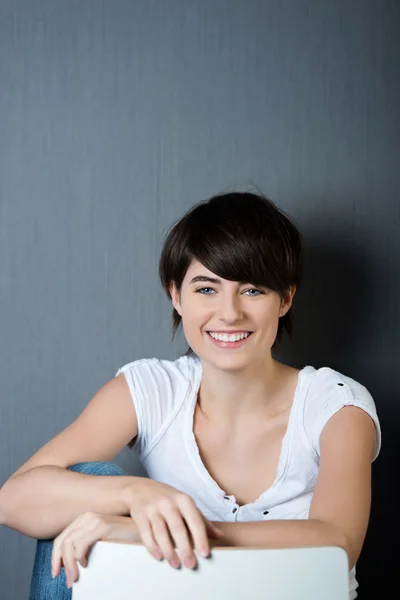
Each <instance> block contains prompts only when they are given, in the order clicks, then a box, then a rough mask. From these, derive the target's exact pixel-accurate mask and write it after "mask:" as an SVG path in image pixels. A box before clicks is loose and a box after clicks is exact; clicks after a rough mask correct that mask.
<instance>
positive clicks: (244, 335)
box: [208, 331, 250, 342]
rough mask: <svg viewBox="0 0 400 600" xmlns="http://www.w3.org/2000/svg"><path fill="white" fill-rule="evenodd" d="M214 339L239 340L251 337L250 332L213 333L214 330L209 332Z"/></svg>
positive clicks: (223, 340) (221, 340) (222, 340)
mask: <svg viewBox="0 0 400 600" xmlns="http://www.w3.org/2000/svg"><path fill="white" fill-rule="evenodd" d="M208 333H209V334H210V335H211V337H212V338H214V340H218V341H220V342H239V341H240V340H244V339H245V338H247V337H249V335H250V333H249V332H247V333H233V334H228V333H213V332H212V331H209V332H208Z"/></svg>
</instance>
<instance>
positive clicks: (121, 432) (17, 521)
mask: <svg viewBox="0 0 400 600" xmlns="http://www.w3.org/2000/svg"><path fill="white" fill-rule="evenodd" d="M136 434H137V420H136V413H135V409H134V406H133V402H132V397H131V394H130V391H129V388H128V385H127V383H126V380H125V377H124V375H123V374H121V375H119V376H118V377H116V378H114V379H112V380H111V381H109V382H108V383H106V384H105V385H104V386H103V387H102V388H101V389H100V390H99V391H98V392H97V393H96V394H95V396H94V397H93V398H92V400H91V401H90V402H89V404H88V405H87V407H86V408H85V409H84V410H83V412H82V413H81V415H80V416H79V417H78V418H77V419H76V420H75V421H74V422H73V423H72V424H71V425H70V426H69V427H67V428H66V429H65V430H64V431H62V432H61V433H60V434H58V435H57V436H56V437H55V438H53V439H52V440H50V441H49V442H48V443H47V444H46V445H45V446H43V447H42V448H41V449H40V450H39V451H38V452H37V453H36V454H34V455H33V456H32V457H31V458H30V459H29V460H28V461H27V462H26V463H25V464H24V465H23V466H22V467H21V468H20V469H18V471H16V473H14V475H12V476H11V477H10V479H9V480H8V481H7V482H6V483H5V484H4V485H3V487H2V488H1V489H0V523H1V524H3V525H6V526H8V527H11V528H13V529H16V530H18V531H20V532H21V533H24V534H26V535H30V536H32V537H37V538H52V537H55V536H56V535H58V534H59V533H60V531H62V530H63V529H64V528H65V527H66V526H67V525H68V523H70V522H71V521H72V520H73V519H75V518H76V517H77V516H78V515H80V514H81V513H84V512H86V511H93V512H99V513H103V514H120V515H124V514H129V508H128V507H127V502H126V500H125V489H126V488H127V486H129V485H131V484H132V483H134V482H135V481H136V480H140V479H142V478H139V477H138V478H136V477H123V476H114V477H113V476H111V477H101V476H100V477H98V476H96V477H94V476H92V475H84V474H82V473H75V472H72V471H67V468H68V467H69V466H71V465H73V464H76V463H79V462H88V461H108V460H111V459H112V458H113V457H114V456H115V455H116V454H118V452H119V451H120V450H122V448H123V447H124V446H125V445H126V444H127V443H128V442H129V441H130V440H131V439H132V438H133V437H135V436H136Z"/></svg>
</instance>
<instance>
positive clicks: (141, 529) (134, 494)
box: [125, 478, 223, 568]
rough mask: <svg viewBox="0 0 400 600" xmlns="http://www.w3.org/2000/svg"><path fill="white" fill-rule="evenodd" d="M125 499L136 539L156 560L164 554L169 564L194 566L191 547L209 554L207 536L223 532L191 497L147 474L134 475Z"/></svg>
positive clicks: (219, 534) (216, 535)
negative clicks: (136, 534)
mask: <svg viewBox="0 0 400 600" xmlns="http://www.w3.org/2000/svg"><path fill="white" fill-rule="evenodd" d="M125 500H126V504H127V508H128V510H129V512H130V515H131V517H132V520H133V522H134V523H135V525H136V527H137V530H138V533H139V536H140V539H141V541H142V543H143V544H144V545H145V547H146V548H147V550H148V551H149V552H150V554H151V555H152V556H153V557H154V558H155V559H157V560H162V559H163V558H166V559H167V560H168V562H169V564H170V566H171V567H173V568H179V567H180V566H181V559H180V558H179V556H178V553H177V552H176V549H177V550H178V551H179V554H180V556H181V557H182V560H183V564H184V566H185V567H188V568H194V567H195V566H196V563H197V561H196V555H195V553H194V549H195V550H196V551H197V552H198V554H200V556H209V554H210V543H209V537H210V538H214V539H217V538H219V537H220V536H222V535H223V533H222V531H221V530H220V529H218V527H216V526H215V525H214V524H213V523H211V521H208V519H206V518H205V517H204V516H203V515H202V514H201V512H200V511H199V509H198V508H197V506H196V504H195V502H194V500H193V498H191V497H190V496H188V495H187V494H184V493H183V492H180V491H178V490H176V489H175V488H173V487H171V486H169V485H167V484H164V483H160V482H158V481H154V480H152V479H147V478H135V481H134V482H133V483H131V484H130V485H129V486H128V487H127V489H126V490H125Z"/></svg>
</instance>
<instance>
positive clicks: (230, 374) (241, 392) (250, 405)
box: [198, 356, 282, 425]
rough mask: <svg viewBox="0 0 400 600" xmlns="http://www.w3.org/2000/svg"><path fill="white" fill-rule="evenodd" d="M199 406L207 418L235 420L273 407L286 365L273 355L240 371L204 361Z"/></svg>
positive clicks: (259, 413)
mask: <svg viewBox="0 0 400 600" xmlns="http://www.w3.org/2000/svg"><path fill="white" fill-rule="evenodd" d="M202 367H203V373H202V380H201V385H200V390H199V398H198V400H199V407H200V410H201V412H202V413H203V414H204V416H205V417H206V418H207V419H210V420H211V419H212V420H213V421H214V422H219V423H221V424H222V423H223V424H226V425H228V424H231V425H232V424H233V423H234V422H235V421H236V420H238V419H240V420H242V419H243V418H246V417H249V418H250V417H251V418H254V417H256V418H257V417H258V416H260V415H261V414H265V413H266V412H269V411H273V410H274V405H276V399H277V393H278V391H279V385H280V382H281V377H282V365H281V363H279V362H277V361H275V360H274V359H273V358H272V357H271V356H268V357H266V358H265V359H263V360H262V361H260V362H258V363H254V362H253V363H252V364H251V365H249V366H248V367H246V368H245V369H242V370H240V371H224V370H222V369H220V368H217V367H215V366H214V365H212V364H211V363H208V362H206V361H202Z"/></svg>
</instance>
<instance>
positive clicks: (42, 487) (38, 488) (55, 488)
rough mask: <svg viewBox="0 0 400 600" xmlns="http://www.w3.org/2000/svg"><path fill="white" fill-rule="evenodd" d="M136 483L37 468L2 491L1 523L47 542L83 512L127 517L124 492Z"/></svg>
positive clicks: (121, 478) (8, 483)
mask: <svg viewBox="0 0 400 600" xmlns="http://www.w3.org/2000/svg"><path fill="white" fill-rule="evenodd" d="M139 479H141V478H138V477H128V476H126V477H125V476H119V475H118V476H98V475H96V476H94V475H85V474H83V473H77V472H73V471H69V470H67V469H63V468H61V467H55V466H41V467H36V468H34V469H31V470H29V471H26V472H25V473H22V474H21V475H18V476H17V477H15V478H14V479H11V480H10V481H9V482H7V483H6V484H5V485H4V486H3V487H2V488H1V490H0V515H1V523H2V524H3V525H6V526H7V527H11V528H12V529H16V530H17V531H20V532H21V533H23V534H25V535H28V536H31V537H34V538H38V539H41V538H44V539H47V538H54V537H55V536H56V535H58V534H59V533H60V532H61V531H62V530H63V529H64V528H65V527H66V526H67V525H68V524H69V523H71V521H73V520H74V519H75V518H76V517H77V516H79V515H80V514H82V513H84V512H88V511H93V512H98V513H101V514H105V515H129V508H128V503H127V502H126V499H125V491H126V489H127V488H128V486H129V485H132V483H133V481H134V480H139Z"/></svg>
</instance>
